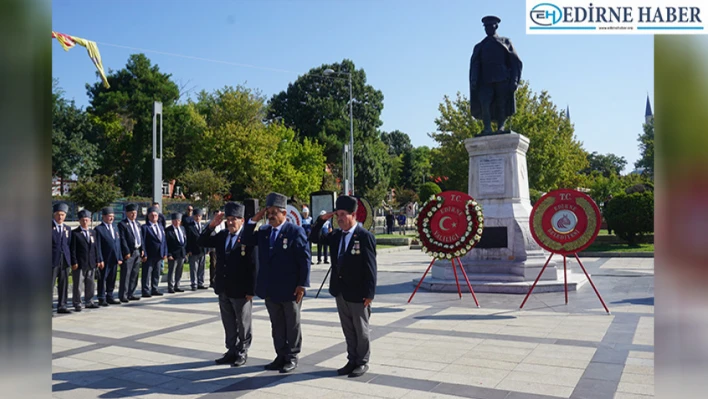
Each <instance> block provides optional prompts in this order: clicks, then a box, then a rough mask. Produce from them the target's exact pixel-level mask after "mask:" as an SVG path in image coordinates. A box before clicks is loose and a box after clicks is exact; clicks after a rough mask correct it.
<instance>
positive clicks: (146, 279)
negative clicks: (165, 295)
mask: <svg viewBox="0 0 708 399" xmlns="http://www.w3.org/2000/svg"><path fill="white" fill-rule="evenodd" d="M161 264H162V258H157V259H150V258H148V260H147V261H145V262H144V263H143V266H142V270H143V274H142V276H141V277H140V286H141V288H142V293H143V295H150V294H151V293H153V292H157V291H158V289H157V286H158V285H160V267H161Z"/></svg>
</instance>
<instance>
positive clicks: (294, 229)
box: [241, 193, 310, 373]
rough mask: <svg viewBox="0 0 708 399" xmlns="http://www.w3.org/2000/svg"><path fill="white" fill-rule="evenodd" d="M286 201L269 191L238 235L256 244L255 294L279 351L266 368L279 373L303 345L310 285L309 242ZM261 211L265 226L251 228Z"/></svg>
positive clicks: (294, 359)
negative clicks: (302, 311) (302, 316)
mask: <svg viewBox="0 0 708 399" xmlns="http://www.w3.org/2000/svg"><path fill="white" fill-rule="evenodd" d="M287 201H288V198H287V197H286V196H284V195H282V194H278V193H270V194H268V197H266V207H265V208H264V209H262V210H261V211H260V212H258V213H257V214H255V215H254V216H253V218H251V219H250V220H249V221H248V224H247V225H246V226H245V227H244V228H243V235H242V238H241V242H242V243H244V244H245V245H258V260H259V268H258V277H257V283H256V295H258V296H259V297H261V298H263V299H265V305H266V309H268V315H269V316H270V324H271V329H272V335H273V345H274V346H275V352H276V353H277V355H278V356H277V357H276V358H275V360H273V361H272V362H271V363H269V364H268V365H266V366H265V369H266V370H280V372H281V373H289V372H291V371H293V370H295V368H296V367H297V358H298V354H299V353H300V348H301V347H302V330H301V328H300V308H302V297H303V296H305V287H309V286H310V245H309V243H308V242H307V237H306V236H305V230H303V228H302V227H300V226H298V225H295V224H292V223H288V222H287V219H286V217H285V216H286V207H287V206H288V205H287ZM264 215H266V216H267V217H268V226H266V227H263V228H261V229H260V230H258V231H254V230H255V228H256V222H257V221H258V220H260V219H261V218H263V216H264Z"/></svg>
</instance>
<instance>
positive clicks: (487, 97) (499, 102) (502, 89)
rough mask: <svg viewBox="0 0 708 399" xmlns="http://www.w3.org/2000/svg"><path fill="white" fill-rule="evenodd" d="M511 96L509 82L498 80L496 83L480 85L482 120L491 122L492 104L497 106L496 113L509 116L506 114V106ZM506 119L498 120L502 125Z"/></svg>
mask: <svg viewBox="0 0 708 399" xmlns="http://www.w3.org/2000/svg"><path fill="white" fill-rule="evenodd" d="M508 97H509V82H506V81H504V82H496V83H486V84H483V85H481V86H480V87H479V102H480V105H481V107H482V120H483V121H484V123H485V127H486V124H487V122H488V121H489V122H491V118H492V116H491V113H492V106H496V108H497V109H496V114H497V115H500V116H502V117H504V118H505V120H506V117H507V116H508V115H507V114H506V107H507V102H508ZM505 120H502V121H497V124H499V125H500V126H498V127H501V124H502V123H503V122H505Z"/></svg>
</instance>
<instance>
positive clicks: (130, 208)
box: [52, 203, 207, 313]
mask: <svg viewBox="0 0 708 399" xmlns="http://www.w3.org/2000/svg"><path fill="white" fill-rule="evenodd" d="M52 210H53V220H52V232H53V233H52V285H54V284H55V282H56V283H57V288H58V306H57V313H71V311H70V310H69V308H68V306H67V302H68V298H67V296H68V277H69V273H71V277H72V283H73V284H72V294H73V295H72V305H73V308H74V311H77V312H80V311H81V310H82V309H83V308H89V309H92V308H99V307H105V306H109V305H119V304H121V303H127V302H130V301H138V300H140V298H141V297H143V298H149V297H151V296H153V295H156V296H160V295H162V292H160V290H159V289H158V285H159V283H160V275H161V271H162V268H163V262H164V261H165V260H168V262H169V263H168V264H169V268H168V270H169V271H168V275H169V276H168V292H169V293H175V292H183V290H182V289H181V288H179V283H180V279H181V276H182V268H183V264H184V261H185V259H189V260H190V262H191V263H190V265H191V267H190V275H191V288H192V290H197V289H206V288H207V287H206V286H204V257H205V249H204V248H201V247H199V246H198V244H197V239H198V238H199V235H200V234H201V232H202V230H203V229H204V225H203V223H202V221H201V215H202V212H201V210H200V209H197V210H196V211H194V216H193V217H191V216H190V217H189V218H185V219H187V220H185V222H186V223H185V226H181V222H182V215H181V214H179V213H173V214H172V225H171V226H169V227H167V228H165V225H166V221H165V217H164V216H163V215H162V214H161V213H160V209H159V205H158V204H157V203H153V206H152V207H150V208H149V209H148V212H147V215H146V220H145V223H144V224H141V223H140V222H139V221H138V220H137V215H138V211H137V210H138V206H137V205H136V204H128V205H126V208H125V210H126V218H125V219H123V220H122V221H120V223H117V224H115V223H114V220H115V212H114V211H113V208H111V207H106V208H103V209H102V210H101V223H99V225H98V226H96V227H95V228H91V227H90V226H91V216H92V214H91V212H90V211H89V210H87V209H83V210H81V211H79V213H78V216H79V227H77V228H75V229H73V230H72V229H70V228H69V227H68V226H67V225H66V224H65V219H66V214H67V213H68V211H69V207H68V205H67V204H65V203H58V204H56V205H54V207H53V209H52ZM119 268H120V279H118V278H117V277H118V269H119ZM141 270H142V276H141V294H142V295H141V297H138V296H136V295H135V291H136V289H137V286H138V275H139V274H140V271H141ZM117 281H118V297H117V298H115V297H114V294H115V289H116V282H117ZM82 291H83V301H82ZM94 295H95V296H96V297H97V299H98V303H97V304H96V303H95V302H94V301H93V298H94Z"/></svg>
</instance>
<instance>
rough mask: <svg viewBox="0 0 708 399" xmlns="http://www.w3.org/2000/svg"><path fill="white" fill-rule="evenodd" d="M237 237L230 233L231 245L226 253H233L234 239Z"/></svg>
mask: <svg viewBox="0 0 708 399" xmlns="http://www.w3.org/2000/svg"><path fill="white" fill-rule="evenodd" d="M235 237H236V234H232V233H229V245H228V246H227V247H226V253H229V252H231V250H232V249H234V241H236V240H234V238H235Z"/></svg>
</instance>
